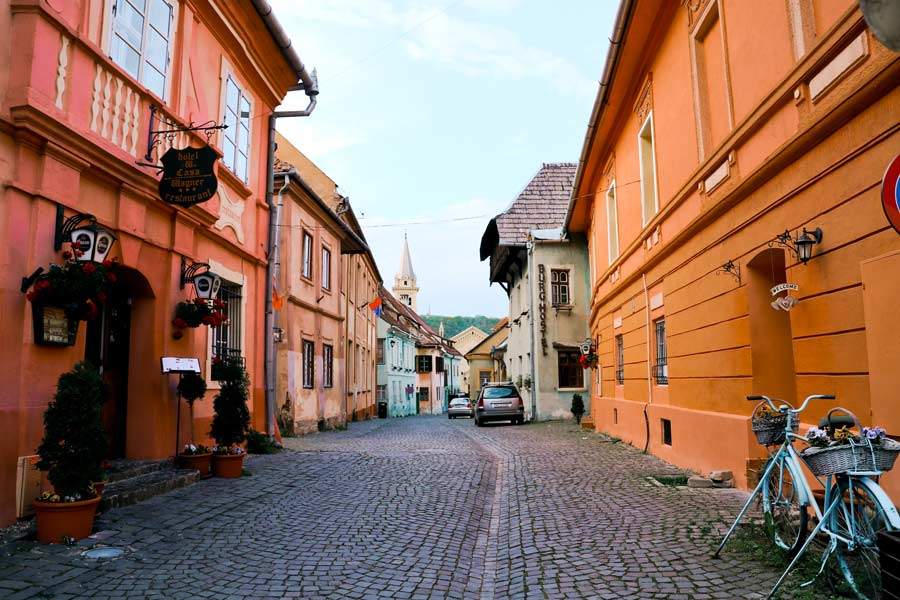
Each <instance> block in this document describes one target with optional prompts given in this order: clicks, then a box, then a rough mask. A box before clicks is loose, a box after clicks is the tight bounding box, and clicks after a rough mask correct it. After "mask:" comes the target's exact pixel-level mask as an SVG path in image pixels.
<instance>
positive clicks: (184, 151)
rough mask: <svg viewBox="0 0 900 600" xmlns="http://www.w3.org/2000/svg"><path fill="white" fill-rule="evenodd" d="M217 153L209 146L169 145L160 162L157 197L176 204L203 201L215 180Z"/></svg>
mask: <svg viewBox="0 0 900 600" xmlns="http://www.w3.org/2000/svg"><path fill="white" fill-rule="evenodd" d="M218 158H219V155H218V154H216V151H215V150H213V149H212V148H210V147H209V145H206V146H202V147H200V148H169V150H168V151H167V152H166V153H165V154H163V156H162V158H161V159H160V162H161V163H162V165H163V176H162V179H160V181H159V197H160V198H162V199H163V201H164V202H168V203H169V204H176V205H178V206H193V205H195V204H199V203H201V202H206V201H207V200H209V199H210V198H212V197H213V195H214V194H215V193H216V189H217V188H218V186H219V181H218V179H217V178H216V174H215V165H216V159H218Z"/></svg>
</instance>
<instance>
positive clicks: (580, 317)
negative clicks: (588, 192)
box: [481, 163, 591, 421]
mask: <svg viewBox="0 0 900 600" xmlns="http://www.w3.org/2000/svg"><path fill="white" fill-rule="evenodd" d="M575 168H576V165H575V164H574V163H551V164H545V165H543V166H542V167H541V168H540V170H539V171H538V172H537V174H536V175H535V176H534V177H533V178H532V180H531V181H530V182H529V183H528V185H526V186H525V188H524V189H523V190H522V192H521V193H520V194H519V196H518V197H517V198H516V200H515V201H514V202H513V203H512V204H511V205H510V207H509V208H508V209H507V210H506V211H504V212H503V213H501V214H499V215H497V216H496V217H494V218H493V219H491V221H490V222H489V223H488V226H487V228H486V229H485V232H484V235H483V237H482V241H481V257H482V260H484V259H487V258H490V281H491V283H494V282H497V283H499V284H500V285H501V286H502V287H503V289H504V290H505V291H506V292H507V295H508V296H509V316H508V318H509V338H508V340H507V342H506V344H505V345H504V346H503V347H502V353H499V352H498V351H497V350H495V353H494V354H495V357H496V358H497V359H498V360H502V361H503V369H502V370H503V371H504V372H505V373H506V376H507V377H508V378H509V379H510V380H511V381H513V382H514V383H516V385H517V386H518V388H519V391H520V393H521V394H522V398H523V400H524V401H525V406H526V417H527V418H528V419H533V420H540V421H544V420H549V419H568V418H571V416H572V413H571V412H570V408H571V405H572V396H573V395H574V394H581V395H582V397H583V399H584V401H585V406H586V407H587V406H588V403H589V390H590V386H591V370H590V369H583V368H582V367H581V365H580V363H579V357H580V355H581V350H580V345H581V344H582V343H583V342H584V341H585V340H586V339H587V338H589V335H590V334H589V330H588V325H587V323H588V314H589V311H590V291H589V290H590V284H589V279H590V277H589V269H588V259H587V247H586V244H585V242H584V237H583V236H582V235H580V234H570V235H565V234H564V232H563V230H562V225H563V222H564V220H565V215H566V209H567V206H568V202H569V197H570V196H571V192H572V182H573V180H574V176H575ZM499 349H500V348H499V347H498V350H499Z"/></svg>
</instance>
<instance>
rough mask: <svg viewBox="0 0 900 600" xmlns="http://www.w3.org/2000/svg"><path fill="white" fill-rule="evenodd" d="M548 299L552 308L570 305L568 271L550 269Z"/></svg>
mask: <svg viewBox="0 0 900 600" xmlns="http://www.w3.org/2000/svg"><path fill="white" fill-rule="evenodd" d="M550 297H551V300H552V302H553V306H568V305H569V304H571V302H570V295H569V270H568V269H550Z"/></svg>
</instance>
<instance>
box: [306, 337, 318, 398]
mask: <svg viewBox="0 0 900 600" xmlns="http://www.w3.org/2000/svg"><path fill="white" fill-rule="evenodd" d="M315 379H316V344H315V342H311V341H309V340H303V387H305V388H306V389H311V388H312V387H313V385H314V384H315Z"/></svg>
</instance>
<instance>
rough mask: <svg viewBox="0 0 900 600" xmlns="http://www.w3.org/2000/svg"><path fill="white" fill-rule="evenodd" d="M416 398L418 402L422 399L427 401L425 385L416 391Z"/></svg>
mask: <svg viewBox="0 0 900 600" xmlns="http://www.w3.org/2000/svg"><path fill="white" fill-rule="evenodd" d="M416 399H417V400H419V401H420V402H421V401H422V400H424V401H426V402H427V401H428V388H427V387H420V388H419V393H418V395H417V396H416Z"/></svg>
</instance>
